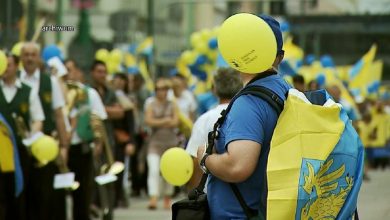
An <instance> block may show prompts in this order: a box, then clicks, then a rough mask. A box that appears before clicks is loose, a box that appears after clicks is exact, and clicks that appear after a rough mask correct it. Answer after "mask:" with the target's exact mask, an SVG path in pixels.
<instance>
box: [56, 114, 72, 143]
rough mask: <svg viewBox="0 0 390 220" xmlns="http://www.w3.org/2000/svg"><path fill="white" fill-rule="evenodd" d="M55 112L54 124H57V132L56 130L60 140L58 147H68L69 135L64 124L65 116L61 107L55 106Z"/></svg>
mask: <svg viewBox="0 0 390 220" xmlns="http://www.w3.org/2000/svg"><path fill="white" fill-rule="evenodd" d="M54 112H55V119H56V126H57V132H58V139H59V141H60V147H62V148H68V146H69V139H68V138H69V135H68V131H67V130H66V126H65V120H66V119H65V117H64V114H63V113H62V108H57V109H55V110H54Z"/></svg>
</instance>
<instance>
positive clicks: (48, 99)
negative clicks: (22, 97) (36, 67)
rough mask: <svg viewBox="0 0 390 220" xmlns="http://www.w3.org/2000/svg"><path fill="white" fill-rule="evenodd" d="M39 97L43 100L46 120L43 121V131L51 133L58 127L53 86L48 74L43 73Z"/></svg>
mask: <svg viewBox="0 0 390 220" xmlns="http://www.w3.org/2000/svg"><path fill="white" fill-rule="evenodd" d="M38 95H39V99H40V100H41V104H42V109H43V113H44V114H45V121H44V122H43V133H45V134H47V135H51V133H52V132H53V131H54V130H55V128H56V123H55V117H54V111H53V109H52V101H53V100H52V98H53V97H52V88H51V79H50V76H49V75H48V74H45V73H41V75H40V82H39V92H38Z"/></svg>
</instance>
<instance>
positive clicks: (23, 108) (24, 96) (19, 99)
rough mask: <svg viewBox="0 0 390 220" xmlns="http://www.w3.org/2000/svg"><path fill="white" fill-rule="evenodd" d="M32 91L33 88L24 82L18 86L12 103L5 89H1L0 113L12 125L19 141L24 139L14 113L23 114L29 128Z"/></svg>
mask: <svg viewBox="0 0 390 220" xmlns="http://www.w3.org/2000/svg"><path fill="white" fill-rule="evenodd" d="M30 91H31V88H30V87H29V86H27V85H25V84H24V83H22V87H21V88H18V90H17V92H16V94H15V96H14V98H13V99H12V100H11V102H10V103H8V102H7V100H6V99H5V96H4V93H3V90H2V89H0V106H1V107H0V113H1V114H2V115H3V116H4V118H5V120H6V121H7V122H8V124H9V125H10V126H11V128H12V130H13V132H14V133H15V136H16V137H17V140H18V142H19V141H21V140H22V137H21V136H20V135H19V132H18V130H17V128H16V124H15V119H14V118H13V117H12V114H13V113H16V115H17V116H21V117H22V118H23V120H24V123H25V125H26V126H27V128H28V126H29V121H30V112H29V108H30V102H29V100H30Z"/></svg>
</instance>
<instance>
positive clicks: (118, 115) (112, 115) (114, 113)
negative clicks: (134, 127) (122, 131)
mask: <svg viewBox="0 0 390 220" xmlns="http://www.w3.org/2000/svg"><path fill="white" fill-rule="evenodd" d="M105 109H106V112H107V115H108V119H122V118H123V117H124V116H125V111H124V110H123V108H122V107H121V106H120V105H119V104H118V103H116V104H114V105H111V106H106V107H105Z"/></svg>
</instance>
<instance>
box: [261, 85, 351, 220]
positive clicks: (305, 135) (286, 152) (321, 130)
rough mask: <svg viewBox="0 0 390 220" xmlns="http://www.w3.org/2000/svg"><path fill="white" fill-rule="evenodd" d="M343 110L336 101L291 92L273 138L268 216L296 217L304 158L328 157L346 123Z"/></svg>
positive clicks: (274, 219)
mask: <svg viewBox="0 0 390 220" xmlns="http://www.w3.org/2000/svg"><path fill="white" fill-rule="evenodd" d="M290 91H291V90H290ZM302 95H303V94H302ZM339 114H340V108H339V107H338V106H337V105H336V104H333V105H331V106H328V107H324V106H319V105H312V104H311V103H307V102H305V101H303V100H302V98H300V97H298V96H295V95H294V94H292V93H291V92H290V93H289V96H288V99H287V101H286V102H285V105H284V110H283V112H282V114H281V115H280V117H279V119H278V122H277V125H276V127H275V131H274V134H273V137H272V141H271V149H270V153H269V159H268V165H267V178H268V198H267V218H266V219H268V220H280V219H295V216H296V210H297V200H298V199H299V198H298V191H299V181H300V175H301V167H302V166H303V164H302V163H303V158H308V159H312V160H319V161H324V160H325V159H327V157H328V156H329V155H330V153H331V152H332V151H333V149H334V147H335V146H336V144H337V143H338V141H339V139H340V136H341V134H342V132H343V130H344V127H345V125H344V123H343V122H342V121H341V120H340V116H339ZM313 122H315V123H313Z"/></svg>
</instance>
